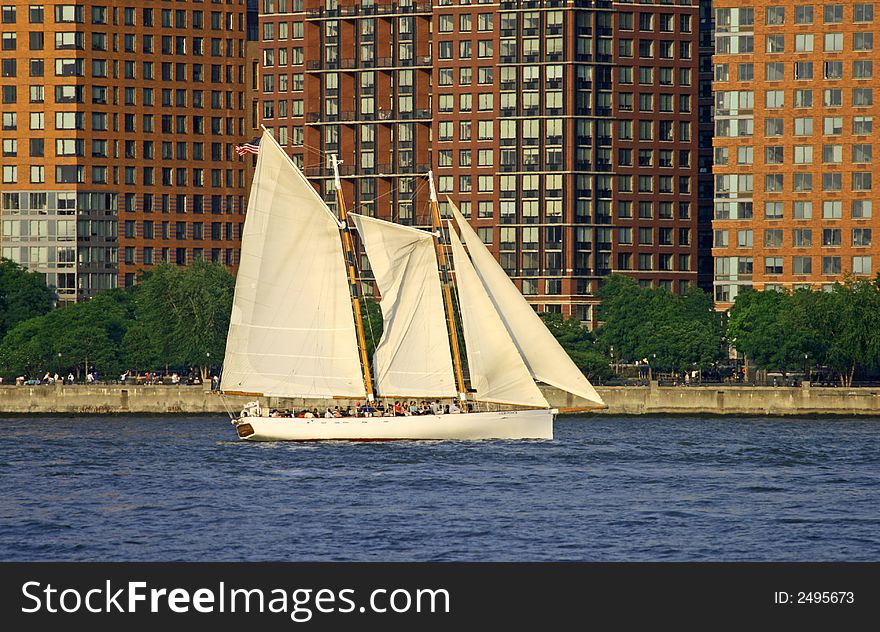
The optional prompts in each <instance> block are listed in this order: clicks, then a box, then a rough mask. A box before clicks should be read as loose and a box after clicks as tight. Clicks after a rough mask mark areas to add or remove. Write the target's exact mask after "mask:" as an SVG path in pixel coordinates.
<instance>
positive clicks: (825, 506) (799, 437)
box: [0, 416, 880, 561]
mask: <svg viewBox="0 0 880 632" xmlns="http://www.w3.org/2000/svg"><path fill="white" fill-rule="evenodd" d="M0 423H2V431H3V434H2V436H3V441H2V442H0V471H2V472H3V479H4V483H5V485H4V494H3V496H2V497H0V559H3V560H88V559H92V560H132V561H150V560H168V561H173V560H192V561H195V560H217V561H219V560H230V561H243V560H253V561H258V560H260V561H262V560H265V561H269V560H279V561H286V560H290V561H304V560H325V561H330V560H374V561H378V560H386V561H407V560H413V561H450V560H461V561H478V560H497V561H508V560H523V561H539V560H585V561H623V560H675V561H679V560H682V561H684V560H713V561H734V560H743V561H755V560H780V561H786V560H787V561H797V560H804V561H811V560H815V561H824V560H828V561H832V560H840V561H855V560H876V559H878V558H880V423H878V420H875V419H834V420H822V419H815V418H812V419H786V420H779V419H768V418H754V419H752V418H727V419H724V418H717V417H713V418H702V419H700V418H682V417H676V418H648V417H639V418H635V417H628V418H626V417H624V418H614V417H604V416H601V417H600V416H597V417H590V418H583V419H576V418H567V419H561V420H559V421H557V424H556V440H554V441H524V442H517V441H499V442H491V441H487V442H451V441H450V442H428V441H417V442H403V443H387V444H382V443H369V444H352V443H345V442H336V443H326V444H249V443H244V442H238V441H235V440H233V437H232V432H233V431H232V429H231V427H230V425H229V423H228V422H227V421H226V420H225V419H221V418H213V417H208V416H188V417H178V418H173V417H134V416H132V417H76V418H63V417H51V418H36V417H16V418H11V419H0Z"/></svg>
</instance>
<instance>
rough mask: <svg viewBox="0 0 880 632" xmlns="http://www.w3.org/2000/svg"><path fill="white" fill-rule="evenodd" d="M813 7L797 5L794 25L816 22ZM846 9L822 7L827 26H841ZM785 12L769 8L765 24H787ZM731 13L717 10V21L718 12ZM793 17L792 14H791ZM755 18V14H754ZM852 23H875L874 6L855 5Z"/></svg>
mask: <svg viewBox="0 0 880 632" xmlns="http://www.w3.org/2000/svg"><path fill="white" fill-rule="evenodd" d="M787 8H788V10H789V11H792V7H791V6H789V7H787ZM813 8H814V7H813V5H811V4H807V5H796V6H795V7H793V9H794V11H793V13H794V23H795V24H812V23H813V20H814V12H813ZM844 8H845V5H843V4H826V5H825V6H824V7H822V6H820V8H819V12H820V13H821V14H822V16H823V22H824V23H825V24H841V23H842V22H843V20H844V14H843V12H844ZM785 10H786V7H784V6H776V7H767V8H766V9H765V10H764V18H765V24H766V25H767V26H782V25H783V24H785ZM723 11H729V9H717V10H716V19H717V18H718V17H719V13H718V12H723ZM727 15H729V14H722V16H723V17H722V19H726V16H727ZM789 15H791V13H789ZM752 17H753V18H754V14H752ZM852 21H853V22H873V21H874V4H873V3H871V2H868V3H857V4H855V5H853V12H852Z"/></svg>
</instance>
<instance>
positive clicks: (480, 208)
mask: <svg viewBox="0 0 880 632" xmlns="http://www.w3.org/2000/svg"><path fill="white" fill-rule="evenodd" d="M259 9H260V32H259V38H260V41H261V47H262V59H261V60H260V62H261V63H260V73H261V77H260V80H259V93H258V94H256V95H254V97H253V100H254V102H255V104H256V105H257V107H258V109H259V113H260V118H261V121H262V123H263V124H264V125H266V126H267V127H268V128H270V129H272V130H273V132H274V133H275V135H276V138H278V139H279V141H280V142H281V143H282V145H284V146H286V147H288V148H289V151H290V153H291V154H292V155H293V157H294V159H295V160H297V161H298V163H299V164H300V165H302V166H303V168H304V169H305V172H306V174H307V175H308V176H309V177H311V178H313V181H314V183H315V185H316V187H318V188H319V190H321V191H322V192H323V194H324V196H325V199H326V200H327V201H328V203H330V204H334V203H335V199H334V195H333V191H332V185H331V184H330V175H331V174H330V170H329V167H328V161H327V158H328V155H329V154H331V153H336V154H338V155H339V158H340V159H341V160H342V161H343V166H342V176H343V191H344V194H345V197H346V200H347V204H348V206H349V207H350V209H354V210H356V211H357V212H361V213H365V214H369V215H377V216H379V217H382V218H385V219H391V220H393V221H397V222H401V223H411V224H417V225H427V224H428V223H429V216H428V206H427V202H428V188H427V186H426V182H425V174H426V172H427V171H428V170H429V169H433V171H434V173H435V177H436V178H437V184H438V190H439V193H440V196H441V199H442V198H443V197H444V196H445V195H449V196H450V197H451V198H452V199H453V200H454V201H455V202H456V204H458V205H459V207H460V208H461V209H462V211H463V212H464V214H465V215H466V216H468V217H469V218H470V219H471V221H472V223H473V225H474V226H475V228H476V229H477V230H478V232H479V233H480V235H481V236H482V237H483V239H484V241H485V242H486V243H487V244H490V247H491V248H492V250H493V252H495V253H496V255H497V256H498V258H499V260H500V262H501V264H502V266H503V267H504V268H505V269H506V270H507V271H508V273H509V274H510V276H511V277H512V278H513V279H514V281H515V282H516V283H517V285H518V286H519V287H520V288H521V289H522V291H523V293H524V294H525V295H526V296H527V297H528V298H529V300H530V301H531V302H532V303H534V304H535V305H536V307H537V308H538V309H540V310H542V311H543V310H546V311H558V312H562V313H564V314H566V315H576V316H577V317H578V318H580V319H581V320H584V321H588V322H594V321H595V314H594V313H593V312H592V306H593V304H594V303H595V298H594V293H595V291H596V290H597V288H598V284H599V283H600V282H601V279H602V278H603V277H605V276H607V275H608V274H610V273H612V272H623V273H625V274H629V275H632V276H634V277H635V278H637V279H639V281H640V282H642V283H644V284H646V285H650V286H654V287H666V288H668V289H670V290H671V291H674V292H680V291H682V290H684V289H685V288H687V287H690V286H693V285H696V284H697V280H698V271H697V268H698V252H697V247H698V219H699V216H700V215H699V209H700V205H699V203H698V195H699V193H700V191H702V192H703V193H704V195H705V194H706V192H707V191H708V192H709V194H708V198H707V199H708V200H711V193H710V192H711V174H710V173H709V171H710V169H709V164H710V154H709V153H708V152H710V151H711V140H710V134H711V131H710V130H711V116H710V105H709V104H710V101H709V99H710V95H711V90H710V86H709V84H708V83H707V82H705V81H704V82H703V93H702V95H701V96H702V98H703V101H702V105H703V107H702V120H701V118H700V112H701V108H700V104H701V102H700V95H699V94H698V89H699V87H700V78H701V75H700V71H701V69H702V70H703V71H704V72H705V71H706V70H709V69H710V68H711V64H710V63H708V62H709V61H710V57H709V56H710V54H711V53H710V51H711V48H710V45H711V41H710V40H709V39H708V38H707V37H704V38H703V40H702V46H701V40H700V31H701V29H702V30H703V31H704V32H706V33H708V32H709V27H710V25H711V24H710V20H709V14H708V11H707V10H705V7H704V11H703V20H702V21H701V20H700V7H699V6H698V5H697V3H696V2H694V3H691V2H690V0H678V1H677V2H676V3H673V2H667V3H662V4H661V3H657V4H641V3H640V4H633V3H628V2H613V3H612V2H604V1H598V0H597V1H596V2H591V1H586V0H584V1H582V0H578V1H575V2H572V1H566V0H519V1H504V2H501V3H498V2H494V3H489V2H481V1H479V0H474V1H473V2H466V1H462V0H455V2H453V1H452V0H441V1H440V2H435V3H433V4H431V3H420V2H412V1H404V2H395V3H388V2H384V1H378V2H362V1H360V2H358V1H355V0H338V1H337V0H261V2H260V6H259ZM701 53H702V55H701ZM701 57H702V59H703V64H702V68H701V66H700V60H701ZM704 76H705V75H704ZM707 126H708V127H707ZM701 129H702V131H703V133H702V134H701V133H700V132H701ZM701 139H702V142H703V148H702V149H703V152H702V156H701V151H700V141H701ZM701 158H702V160H701ZM701 184H702V186H701ZM704 206H706V208H707V209H709V212H711V204H708V205H704ZM704 216H708V214H706V213H704ZM706 228H708V224H707V225H706ZM704 232H706V231H704Z"/></svg>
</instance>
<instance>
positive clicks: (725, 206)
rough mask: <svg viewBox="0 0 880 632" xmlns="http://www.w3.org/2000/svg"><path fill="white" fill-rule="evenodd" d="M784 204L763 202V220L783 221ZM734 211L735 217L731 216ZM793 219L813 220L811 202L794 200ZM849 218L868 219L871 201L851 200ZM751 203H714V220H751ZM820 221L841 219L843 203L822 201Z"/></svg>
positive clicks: (870, 211) (871, 210) (870, 213)
mask: <svg viewBox="0 0 880 632" xmlns="http://www.w3.org/2000/svg"><path fill="white" fill-rule="evenodd" d="M786 205H787V203H786V202H782V201H777V200H773V201H768V202H764V218H765V219H768V220H777V219H783V218H784V217H785V216H786V210H785V209H786ZM731 211H735V215H732V214H731ZM790 212H791V217H792V218H793V219H813V202H812V201H811V200H795V201H794V202H793V203H792V206H791V211H790ZM849 212H850V214H849V216H850V217H851V218H852V219H856V220H858V219H870V218H871V217H872V216H873V215H872V213H873V206H872V202H871V200H852V201H851V202H850V203H849ZM752 217H753V215H752V203H751V202H739V203H737V204H736V205H735V206H734V205H733V204H732V203H730V202H716V204H715V219H752ZM822 219H843V202H842V201H841V200H824V201H823V202H822Z"/></svg>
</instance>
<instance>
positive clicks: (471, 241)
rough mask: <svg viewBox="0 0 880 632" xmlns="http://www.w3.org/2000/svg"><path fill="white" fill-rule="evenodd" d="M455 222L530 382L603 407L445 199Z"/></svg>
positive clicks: (493, 258)
mask: <svg viewBox="0 0 880 632" xmlns="http://www.w3.org/2000/svg"><path fill="white" fill-rule="evenodd" d="M449 204H450V207H451V208H452V213H453V215H454V216H455V221H456V222H457V223H458V226H459V228H460V229H461V234H462V237H463V239H464V242H465V244H467V247H468V252H469V253H470V256H471V259H472V261H473V263H474V267H475V268H476V271H477V274H478V275H479V278H480V281H482V285H483V287H484V288H485V290H486V293H487V294H488V295H489V297H490V298H491V299H492V303H493V304H494V305H495V309H496V310H497V312H498V314H499V316H500V317H501V319H502V320H503V321H504V325H505V327H506V329H507V331H508V332H509V333H510V337H511V338H512V339H513V342H514V343H515V344H516V347H517V349H519V352H520V354H521V355H522V358H523V360H524V361H525V363H526V365H527V366H528V368H529V371H530V372H531V375H532V377H533V378H534V379H536V380H539V381H541V382H546V383H547V384H551V385H553V386H556V387H557V388H561V389H562V390H564V391H567V392H569V393H572V394H574V395H577V396H578V397H581V398H583V399H585V400H588V401H590V402H592V403H594V404H596V405H597V406H604V405H605V403H604V402H603V401H602V398H601V397H600V396H599V394H598V393H597V392H596V389H595V388H593V385H592V384H590V382H589V380H587V378H586V377H585V376H584V374H583V373H582V372H581V371H580V369H578V368H577V366H575V364H574V362H572V360H571V358H570V357H569V355H568V354H567V353H566V352H565V349H563V348H562V347H561V346H560V344H559V342H558V341H557V340H556V338H555V337H554V336H553V334H551V333H550V331H549V330H548V329H547V327H545V326H544V323H543V322H542V321H541V318H540V316H538V315H537V314H536V313H535V310H534V309H532V307H531V306H530V305H529V304H528V302H527V301H526V299H525V298H523V295H522V294H521V293H520V291H519V290H518V289H517V288H516V286H515V285H514V284H513V282H512V281H511V280H510V277H508V276H507V273H506V272H505V271H504V269H503V268H502V267H501V266H500V265H498V262H497V261H496V260H495V257H493V256H492V253H491V252H489V250H488V249H487V248H486V246H485V245H484V244H483V242H482V240H481V239H480V238H479V236H477V234H476V232H474V229H473V228H471V226H470V224H468V222H467V220H465V218H464V217H462V215H461V213H460V212H459V211H458V208H456V206H455V204H453V203H452V201H451V200H449Z"/></svg>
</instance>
